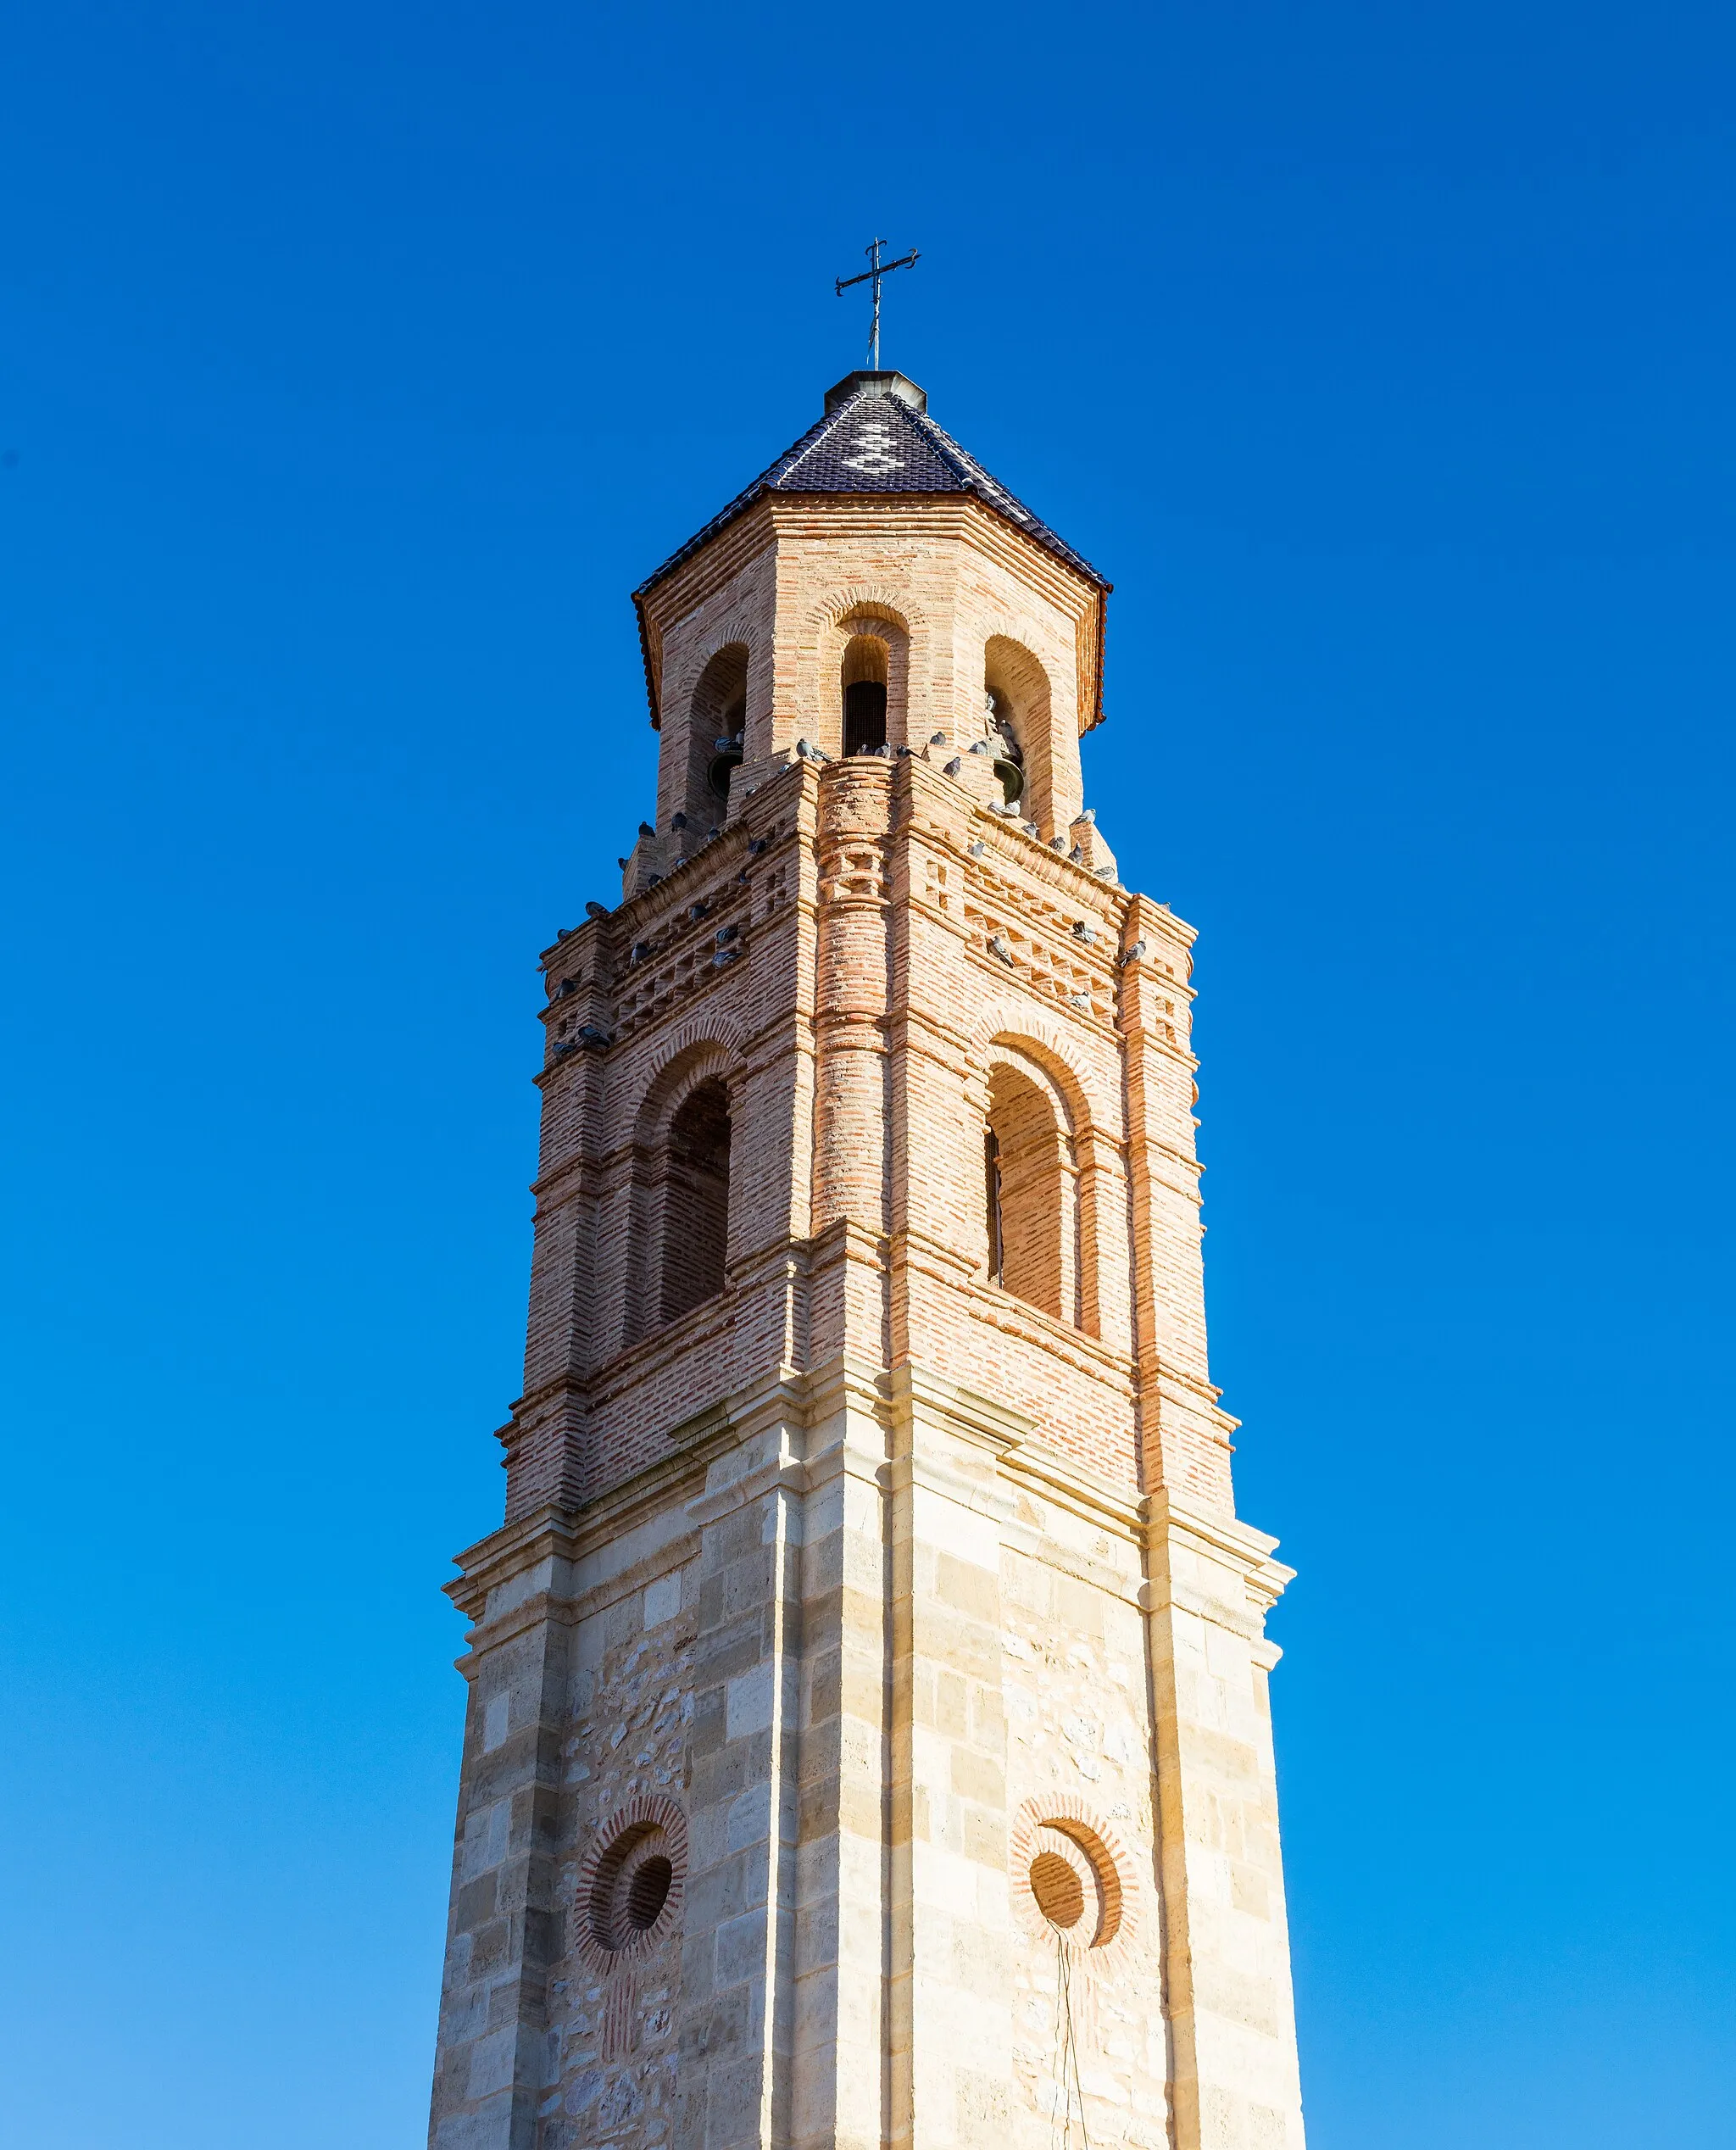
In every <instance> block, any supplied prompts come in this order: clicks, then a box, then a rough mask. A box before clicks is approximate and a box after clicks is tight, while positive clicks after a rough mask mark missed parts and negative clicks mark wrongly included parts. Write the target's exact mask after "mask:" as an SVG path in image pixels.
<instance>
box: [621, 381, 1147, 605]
mask: <svg viewBox="0 0 1736 2150" xmlns="http://www.w3.org/2000/svg"><path fill="white" fill-rule="evenodd" d="M893 382H899V383H900V384H901V387H900V388H894V387H893V386H892V385H891V384H892V383H893ZM907 395H910V396H914V397H915V398H920V407H918V405H917V404H913V403H912V402H910V401H907V400H906V396H907ZM926 405H927V398H926V396H924V395H923V394H922V392H921V389H920V388H918V387H916V386H915V383H914V382H906V381H904V376H902V375H901V374H884V373H882V374H860V373H859V374H852V375H850V376H848V377H847V378H846V379H845V380H843V381H841V382H839V383H838V385H837V387H836V388H835V389H833V390H832V393H831V394H830V395H829V396H828V397H827V398H826V415H825V416H824V417H823V418H822V419H821V421H820V422H819V424H818V425H817V426H810V428H809V430H808V431H807V432H805V433H804V434H803V436H802V437H801V438H800V440H798V442H796V443H795V444H794V446H793V447H792V448H786V449H785V451H784V453H783V454H782V455H780V456H779V457H778V459H777V460H776V462H775V463H774V464H773V465H771V468H770V469H769V470H765V471H761V472H760V476H758V477H757V478H755V479H754V482H753V483H752V484H751V485H750V486H749V487H748V488H747V490H746V491H745V492H743V493H737V495H736V497H735V499H733V500H732V501H731V502H730V504H729V505H728V506H727V507H726V508H725V509H724V510H722V512H721V514H719V515H714V516H713V517H712V518H711V520H710V521H709V522H708V523H707V524H706V525H705V526H704V529H703V530H699V531H696V532H694V534H693V536H692V537H690V538H688V540H687V543H686V544H685V545H683V546H682V548H681V549H680V550H679V551H678V552H674V553H671V554H670V556H669V558H668V559H667V560H665V561H664V563H663V565H661V566H660V567H659V568H657V569H655V570H654V571H653V572H652V573H651V574H649V575H648V576H646V578H645V580H644V581H643V582H642V583H641V584H640V585H639V587H638V588H637V590H635V591H634V593H633V601H634V603H635V604H637V603H638V602H639V600H640V599H643V597H644V596H645V594H646V593H647V592H648V591H649V590H650V589H651V588H653V587H654V585H655V584H656V583H658V582H661V581H662V579H663V577H664V576H665V575H667V574H669V573H670V572H671V571H673V570H674V569H676V568H677V567H679V566H680V565H681V564H682V561H683V560H691V559H692V558H693V554H695V553H696V552H698V549H699V548H700V547H701V546H702V545H704V544H708V543H709V542H710V540H711V539H712V538H714V537H715V536H716V535H717V533H718V532H719V531H720V530H722V529H723V528H725V527H726V526H727V525H728V524H730V523H732V522H733V521H735V520H736V518H737V515H745V514H746V513H747V511H748V509H749V508H751V507H752V506H753V505H754V503H755V502H756V501H758V500H762V499H765V495H766V494H767V493H928V494H934V493H969V494H971V496H972V497H973V498H974V499H978V500H980V501H982V504H983V505H984V506H985V507H987V508H991V509H993V511H994V512H995V514H997V515H1004V517H1005V518H1006V520H1007V521H1009V522H1010V523H1011V524H1012V525H1013V526H1014V527H1015V529H1018V530H1022V531H1023V532H1024V533H1025V535H1026V536H1027V537H1030V538H1032V539H1034V540H1035V542H1036V543H1038V544H1039V545H1041V546H1042V547H1043V549H1044V550H1045V551H1046V552H1050V553H1053V554H1054V556H1055V558H1056V559H1057V560H1065V561H1066V564H1067V565H1068V566H1069V567H1071V568H1072V569H1073V570H1074V571H1075V572H1076V573H1077V574H1080V575H1082V576H1084V577H1085V578H1086V580H1087V581H1088V582H1094V583H1095V584H1096V585H1097V587H1098V588H1099V590H1104V591H1106V590H1107V589H1108V588H1110V584H1109V583H1108V582H1106V581H1105V580H1104V577H1103V576H1101V575H1099V573H1098V571H1097V570H1096V569H1095V568H1094V567H1093V565H1091V563H1090V561H1089V560H1084V559H1082V558H1081V556H1080V555H1079V554H1077V553H1076V552H1075V551H1074V550H1073V549H1072V547H1071V545H1069V544H1068V543H1066V541H1065V539H1063V538H1060V537H1057V536H1056V535H1055V533H1054V531H1052V530H1051V529H1050V528H1049V525H1048V524H1047V523H1046V522H1043V521H1040V520H1039V519H1038V517H1037V516H1036V515H1032V512H1031V510H1029V509H1028V508H1027V507H1026V506H1025V504H1023V502H1022V501H1020V500H1016V499H1014V497H1013V495H1012V494H1011V493H1009V492H1008V491H1007V489H1006V487H1004V485H1002V484H1001V483H1000V482H999V480H997V479H995V478H992V477H991V476H989V475H988V471H985V470H984V469H983V467H982V465H981V464H980V463H979V462H978V461H977V459H976V457H975V456H974V455H971V454H968V453H967V452H966V450H965V449H964V448H960V445H959V443H957V442H956V441H955V440H954V438H953V437H952V435H951V434H950V433H949V432H944V431H943V429H942V428H941V427H940V426H937V425H936V424H935V422H934V421H933V420H932V418H931V417H930V416H929V415H928V412H927V409H926Z"/></svg>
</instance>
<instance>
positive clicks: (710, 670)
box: [686, 642, 748, 828]
mask: <svg viewBox="0 0 1736 2150" xmlns="http://www.w3.org/2000/svg"><path fill="white" fill-rule="evenodd" d="M747 721H748V647H747V644H746V643H742V642H732V643H726V645H725V646H724V648H722V649H720V650H719V651H718V652H717V654H716V655H715V656H714V657H713V658H712V659H711V660H710V661H709V663H708V664H707V666H706V667H705V669H704V671H703V672H701V673H700V675H699V684H698V686H697V687H696V688H694V689H693V704H692V706H691V709H690V711H689V714H688V718H687V809H686V810H687V818H688V820H689V822H693V823H695V824H696V825H697V826H698V827H702V828H703V827H708V826H709V825H710V824H711V823H714V822H715V823H721V822H722V820H723V817H724V816H725V815H726V813H727V812H728V810H729V781H730V777H732V775H733V773H734V772H735V771H736V770H737V769H738V768H739V767H740V766H741V762H742V755H743V742H744V738H745V735H746V732H747Z"/></svg>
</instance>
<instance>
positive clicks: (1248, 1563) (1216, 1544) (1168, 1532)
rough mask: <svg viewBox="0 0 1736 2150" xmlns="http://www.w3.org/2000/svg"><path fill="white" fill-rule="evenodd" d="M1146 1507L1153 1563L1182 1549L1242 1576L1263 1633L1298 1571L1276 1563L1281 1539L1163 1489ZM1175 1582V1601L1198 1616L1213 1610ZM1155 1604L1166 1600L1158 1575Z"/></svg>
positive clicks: (1145, 1526) (1147, 1539)
mask: <svg viewBox="0 0 1736 2150" xmlns="http://www.w3.org/2000/svg"><path fill="white" fill-rule="evenodd" d="M1143 1508H1144V1514H1143V1535H1144V1539H1145V1545H1146V1550H1147V1554H1148V1558H1149V1556H1150V1555H1151V1554H1153V1553H1155V1551H1157V1550H1158V1549H1159V1547H1160V1546H1174V1545H1182V1546H1188V1549H1189V1550H1191V1551H1194V1552H1196V1553H1199V1554H1202V1555H1203V1556H1204V1557H1205V1558H1206V1559H1208V1560H1210V1561H1211V1562H1214V1563H1215V1564H1216V1565H1217V1566H1219V1567H1222V1568H1231V1569H1232V1570H1234V1571H1236V1572H1237V1573H1238V1574H1240V1576H1241V1579H1242V1582H1243V1585H1244V1588H1245V1590H1246V1592H1247V1596H1248V1599H1249V1605H1250V1607H1251V1610H1252V1613H1253V1617H1254V1620H1255V1629H1256V1632H1257V1629H1258V1624H1259V1623H1260V1622H1262V1621H1263V1620H1264V1619H1265V1618H1266V1614H1267V1613H1269V1612H1270V1611H1271V1608H1272V1607H1273V1606H1274V1605H1275V1604H1277V1601H1278V1599H1279V1598H1280V1597H1281V1596H1283V1590H1284V1586H1285V1585H1286V1584H1288V1583H1291V1582H1294V1580H1295V1576H1296V1571H1295V1569H1294V1568H1286V1567H1285V1565H1284V1563H1283V1562H1282V1561H1281V1560H1274V1559H1273V1558H1272V1557H1271V1556H1272V1552H1273V1549H1274V1548H1275V1547H1276V1546H1277V1542H1278V1541H1277V1539H1276V1538H1272V1537H1269V1536H1268V1535H1266V1532H1265V1531H1263V1530H1256V1529H1255V1528H1254V1526H1253V1524H1252V1523H1244V1522H1242V1521H1241V1519H1240V1518H1238V1517H1236V1516H1227V1515H1222V1514H1219V1513H1215V1512H1213V1511H1211V1510H1210V1509H1208V1508H1204V1507H1196V1506H1195V1505H1194V1503H1193V1502H1192V1501H1186V1500H1183V1499H1181V1498H1179V1497H1178V1496H1177V1495H1176V1494H1174V1493H1173V1492H1169V1491H1166V1490H1162V1489H1160V1490H1158V1491H1157V1492H1155V1493H1153V1494H1151V1495H1149V1496H1147V1499H1146V1501H1145V1502H1144V1504H1143ZM1170 1581H1171V1590H1170V1596H1171V1600H1172V1601H1174V1602H1176V1603H1177V1604H1187V1605H1188V1607H1189V1608H1190V1609H1191V1610H1194V1611H1196V1612H1203V1611H1205V1610H1206V1609H1207V1608H1206V1607H1205V1605H1204V1603H1203V1602H1199V1601H1196V1598H1195V1594H1194V1592H1191V1591H1186V1590H1176V1589H1175V1588H1174V1579H1173V1577H1171V1579H1170ZM1153 1601H1154V1604H1156V1603H1158V1602H1160V1593H1159V1591H1158V1590H1157V1588H1156V1576H1155V1574H1153ZM1267 1647H1268V1648H1270V1647H1271V1646H1267ZM1274 1662H1275V1660H1274Z"/></svg>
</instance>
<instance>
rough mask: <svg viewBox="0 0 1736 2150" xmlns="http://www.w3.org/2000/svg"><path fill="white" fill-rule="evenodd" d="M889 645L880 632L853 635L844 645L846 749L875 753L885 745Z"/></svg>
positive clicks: (859, 752) (847, 750)
mask: <svg viewBox="0 0 1736 2150" xmlns="http://www.w3.org/2000/svg"><path fill="white" fill-rule="evenodd" d="M887 671H888V666H887V647H886V644H885V643H883V642H882V640H881V639H880V638H879V636H878V635H871V634H856V635H852V636H851V637H850V638H849V642H848V643H845V645H844V660H843V674H842V686H843V749H844V752H845V753H846V754H847V755H851V754H874V753H876V752H877V751H878V750H879V749H880V748H882V747H883V746H884V745H885V744H886V690H887Z"/></svg>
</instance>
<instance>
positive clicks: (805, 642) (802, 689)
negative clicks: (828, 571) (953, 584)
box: [797, 583, 933, 755]
mask: <svg viewBox="0 0 1736 2150" xmlns="http://www.w3.org/2000/svg"><path fill="white" fill-rule="evenodd" d="M928 624H929V623H928V621H927V618H926V615H925V613H924V612H923V610H922V609H921V607H920V606H912V605H911V604H910V603H909V601H908V599H905V598H904V597H903V596H902V595H900V596H899V597H896V598H895V597H893V596H891V595H889V594H888V593H887V590H886V589H885V588H884V586H883V585H876V584H864V583H854V584H846V585H843V586H840V585H837V584H833V585H832V588H829V589H826V590H823V591H821V592H819V593H816V594H815V597H814V599H812V601H811V602H810V604H809V605H808V606H807V608H806V610H805V611H804V615H803V616H802V621H801V627H800V632H799V633H798V637H797V647H798V649H799V650H800V652H801V656H800V677H799V680H798V706H799V707H800V708H801V709H802V710H803V711H804V718H803V722H804V725H805V726H806V727H809V728H810V736H811V737H812V738H813V739H814V743H815V745H816V746H818V747H820V748H821V750H822V751H823V752H825V753H826V754H832V755H836V754H839V753H841V752H842V751H843V686H844V679H843V674H844V669H845V657H846V653H847V651H848V650H849V645H850V643H851V642H852V641H853V640H855V639H856V638H859V637H861V636H871V637H872V636H873V635H874V630H875V628H876V627H882V628H884V629H885V631H886V632H885V633H884V634H883V636H879V637H874V638H875V639H878V640H882V641H883V642H884V643H885V646H886V653H887V654H886V681H885V685H886V690H887V693H886V736H887V744H889V745H891V746H893V747H899V746H904V745H908V744H910V706H911V699H912V692H911V690H912V675H913V671H914V670H915V667H916V666H917V664H918V663H919V659H918V655H917V651H918V649H919V646H921V647H923V648H932V639H933V638H932V636H931V635H930V634H929V632H928Z"/></svg>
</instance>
